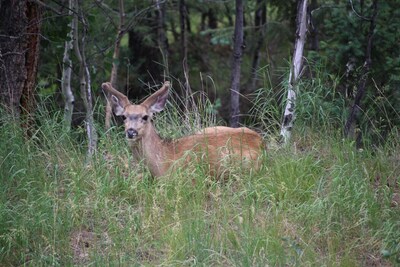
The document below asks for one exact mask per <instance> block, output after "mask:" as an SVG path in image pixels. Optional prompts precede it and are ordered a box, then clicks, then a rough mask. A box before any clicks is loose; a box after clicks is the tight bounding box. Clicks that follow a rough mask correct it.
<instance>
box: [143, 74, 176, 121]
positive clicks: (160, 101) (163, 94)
mask: <svg viewBox="0 0 400 267" xmlns="http://www.w3.org/2000/svg"><path fill="white" fill-rule="evenodd" d="M169 87H170V83H169V81H166V82H164V85H163V86H162V87H161V89H159V90H158V91H157V92H155V93H154V94H152V95H151V96H149V97H148V98H147V99H146V100H145V101H144V102H143V103H142V105H144V106H146V107H147V108H148V109H149V112H150V113H152V114H153V113H156V112H160V111H162V110H163V109H164V107H165V103H166V102H167V98H168V89H169Z"/></svg>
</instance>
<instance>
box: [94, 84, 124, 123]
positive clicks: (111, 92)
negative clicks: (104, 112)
mask: <svg viewBox="0 0 400 267" xmlns="http://www.w3.org/2000/svg"><path fill="white" fill-rule="evenodd" d="M101 87H102V88H103V90H104V91H106V92H107V98H108V100H109V101H110V102H111V106H112V108H113V111H114V113H115V115H117V116H121V115H122V114H123V113H124V109H125V107H126V106H127V105H129V104H130V103H129V100H128V98H127V97H126V96H125V95H124V94H122V93H120V92H118V91H117V90H116V89H115V88H113V87H112V85H111V83H103V84H102V85H101Z"/></svg>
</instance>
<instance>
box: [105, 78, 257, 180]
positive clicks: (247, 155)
mask: <svg viewBox="0 0 400 267" xmlns="http://www.w3.org/2000/svg"><path fill="white" fill-rule="evenodd" d="M170 86H171V84H170V82H169V81H165V82H164V83H163V85H162V87H161V88H160V89H159V90H158V91H156V92H155V93H153V94H152V95H150V96H149V97H147V98H146V99H145V100H144V101H143V102H142V103H140V104H138V105H135V104H132V103H131V102H130V101H129V99H128V97H127V96H125V95H124V94H122V93H121V92H119V91H118V90H116V89H115V88H113V86H112V85H111V83H109V82H105V83H103V84H102V89H103V90H104V92H105V93H106V96H107V100H108V101H110V103H111V106H112V109H113V112H114V114H115V115H116V116H122V117H123V118H124V127H125V136H126V139H127V140H128V143H129V145H130V147H131V148H132V150H133V154H134V157H135V158H136V159H137V160H144V164H145V166H146V167H147V168H148V170H149V171H150V174H151V175H152V176H153V177H156V178H158V177H162V176H166V175H167V174H168V173H170V172H171V171H172V170H173V169H175V168H176V167H177V166H181V167H187V166H189V165H190V163H191V162H197V161H203V162H204V163H205V164H206V166H208V172H209V175H210V176H214V177H216V178H220V177H221V176H223V175H224V174H225V173H227V171H229V170H227V169H229V167H227V166H226V162H233V163H234V164H236V163H240V164H242V165H243V166H246V168H248V169H255V170H258V169H259V167H260V158H261V156H262V154H263V151H264V150H265V144H264V142H263V138H262V137H261V135H260V134H258V133H257V132H255V131H253V130H251V129H249V128H247V127H241V128H231V127H226V126H215V127H208V128H205V129H202V130H200V131H198V132H196V133H194V134H192V135H188V136H184V137H181V138H177V139H172V140H165V139H162V138H161V137H160V136H159V134H158V133H157V131H156V128H155V126H154V125H153V115H154V114H155V113H158V112H161V111H162V110H163V109H164V107H165V105H166V101H167V98H168V95H169V88H170Z"/></svg>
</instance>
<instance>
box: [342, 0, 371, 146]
mask: <svg viewBox="0 0 400 267" xmlns="http://www.w3.org/2000/svg"><path fill="white" fill-rule="evenodd" d="M371 9H372V10H373V11H372V17H371V18H369V22H370V26H369V31H368V36H367V47H366V50H365V62H364V65H363V70H362V74H361V79H360V82H359V85H358V88H357V93H356V96H355V99H354V103H353V105H352V106H351V107H350V114H349V117H348V118H347V121H346V124H345V127H344V134H345V136H346V137H348V136H349V135H350V134H354V128H355V125H354V124H355V121H356V120H357V119H358V118H357V117H358V116H359V113H360V111H361V108H360V104H361V101H362V99H363V97H364V94H365V90H366V84H367V80H368V75H369V72H370V69H371V64H372V58H371V51H372V41H373V36H374V30H375V26H376V25H375V22H376V16H377V14H378V0H374V1H373V2H372V6H371ZM360 143H361V132H360V133H359V135H358V137H357V144H358V145H360Z"/></svg>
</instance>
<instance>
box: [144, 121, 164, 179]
mask: <svg viewBox="0 0 400 267" xmlns="http://www.w3.org/2000/svg"><path fill="white" fill-rule="evenodd" d="M147 127H148V129H147V131H146V133H145V134H144V135H143V137H142V138H141V139H140V140H139V141H138V142H139V144H138V145H139V148H140V150H141V151H140V152H141V154H142V155H141V156H142V157H141V158H142V159H144V160H145V164H146V165H147V167H148V168H149V170H150V172H151V174H152V175H153V176H155V177H159V176H162V175H163V174H164V173H165V172H166V170H167V166H166V164H165V162H166V161H165V155H166V153H167V151H166V150H168V148H167V147H166V146H165V144H164V142H163V140H162V139H161V138H160V136H159V135H158V134H157V132H156V130H155V128H154V126H153V124H149V125H148V126H147Z"/></svg>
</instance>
